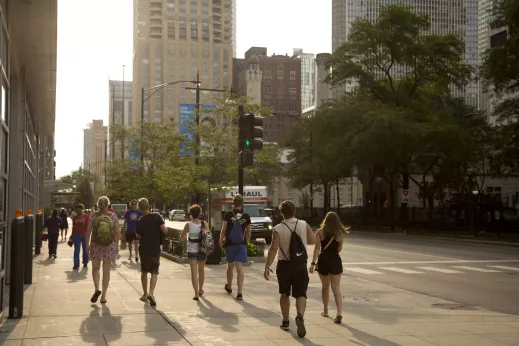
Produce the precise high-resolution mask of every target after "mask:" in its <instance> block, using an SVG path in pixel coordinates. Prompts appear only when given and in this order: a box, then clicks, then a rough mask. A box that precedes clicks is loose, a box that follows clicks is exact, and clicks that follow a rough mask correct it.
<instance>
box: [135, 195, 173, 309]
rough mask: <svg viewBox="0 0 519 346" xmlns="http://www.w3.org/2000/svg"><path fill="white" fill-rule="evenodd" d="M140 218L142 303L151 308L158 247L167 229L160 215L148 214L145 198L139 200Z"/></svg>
mask: <svg viewBox="0 0 519 346" xmlns="http://www.w3.org/2000/svg"><path fill="white" fill-rule="evenodd" d="M138 205H139V209H140V211H141V212H142V216H141V218H140V219H139V220H138V221H137V239H139V255H140V256H141V284H142V292H143V294H142V297H141V298H140V299H141V300H142V301H143V302H145V301H148V302H149V303H150V305H151V306H156V305H157V301H156V300H155V295H154V292H155V286H156V285H157V279H158V275H159V266H160V251H161V249H160V246H161V244H162V234H166V233H167V232H168V229H167V228H166V225H165V224H164V220H163V219H162V216H160V214H155V213H150V203H149V202H148V200H147V199H146V198H141V199H139V202H138ZM148 273H150V274H151V279H150V290H149V291H148Z"/></svg>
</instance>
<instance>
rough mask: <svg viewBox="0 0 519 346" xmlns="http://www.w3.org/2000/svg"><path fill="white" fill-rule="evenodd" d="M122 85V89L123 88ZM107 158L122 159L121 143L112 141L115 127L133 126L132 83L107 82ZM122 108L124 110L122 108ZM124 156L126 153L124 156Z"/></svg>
mask: <svg viewBox="0 0 519 346" xmlns="http://www.w3.org/2000/svg"><path fill="white" fill-rule="evenodd" d="M123 85H124V87H123ZM108 88H109V95H110V100H109V101H108V129H109V131H108V156H109V159H110V160H114V159H121V158H123V153H122V152H121V148H122V146H121V142H120V141H115V143H114V139H113V133H114V132H113V130H114V126H113V125H114V124H115V125H116V126H123V125H124V126H131V125H133V123H134V121H133V82H131V81H124V82H123V81H119V80H111V79H110V80H108ZM123 107H124V108H123ZM124 155H125V156H126V153H125V154H124Z"/></svg>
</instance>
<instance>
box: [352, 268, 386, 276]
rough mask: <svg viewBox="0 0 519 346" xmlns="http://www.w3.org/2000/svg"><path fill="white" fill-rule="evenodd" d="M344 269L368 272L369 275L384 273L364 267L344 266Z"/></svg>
mask: <svg viewBox="0 0 519 346" xmlns="http://www.w3.org/2000/svg"><path fill="white" fill-rule="evenodd" d="M344 269H345V270H347V271H350V272H355V273H361V274H370V275H374V274H384V273H381V272H377V271H375V270H371V269H364V268H344Z"/></svg>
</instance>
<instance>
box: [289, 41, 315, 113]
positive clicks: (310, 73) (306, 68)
mask: <svg viewBox="0 0 519 346" xmlns="http://www.w3.org/2000/svg"><path fill="white" fill-rule="evenodd" d="M293 56H294V57H296V58H299V59H301V109H302V110H303V109H306V108H308V107H311V106H313V105H315V86H316V79H315V78H316V74H315V72H316V71H315V69H316V64H315V54H312V53H305V52H303V50H302V49H300V48H294V54H293Z"/></svg>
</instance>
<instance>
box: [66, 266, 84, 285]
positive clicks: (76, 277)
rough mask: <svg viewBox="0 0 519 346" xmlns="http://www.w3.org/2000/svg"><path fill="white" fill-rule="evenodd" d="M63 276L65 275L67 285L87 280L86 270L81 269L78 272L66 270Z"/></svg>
mask: <svg viewBox="0 0 519 346" xmlns="http://www.w3.org/2000/svg"><path fill="white" fill-rule="evenodd" d="M65 274H67V280H68V283H74V282H78V281H82V280H85V279H87V276H88V268H82V269H80V270H67V271H65Z"/></svg>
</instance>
